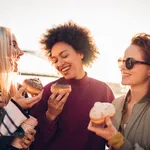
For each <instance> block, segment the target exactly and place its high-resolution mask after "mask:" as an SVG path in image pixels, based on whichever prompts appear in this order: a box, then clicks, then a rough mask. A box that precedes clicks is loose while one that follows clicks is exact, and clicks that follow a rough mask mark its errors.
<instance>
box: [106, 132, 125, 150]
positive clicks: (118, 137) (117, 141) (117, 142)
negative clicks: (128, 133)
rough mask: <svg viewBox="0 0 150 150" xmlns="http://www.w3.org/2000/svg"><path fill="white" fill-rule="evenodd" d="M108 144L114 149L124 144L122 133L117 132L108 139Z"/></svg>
mask: <svg viewBox="0 0 150 150" xmlns="http://www.w3.org/2000/svg"><path fill="white" fill-rule="evenodd" d="M108 144H109V145H111V146H112V147H114V148H116V149H118V148H120V147H121V146H122V145H123V144H124V137H123V135H122V134H121V133H120V132H117V133H116V134H115V135H113V136H111V137H110V138H109V139H108Z"/></svg>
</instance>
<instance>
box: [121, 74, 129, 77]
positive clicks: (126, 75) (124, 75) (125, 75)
mask: <svg viewBox="0 0 150 150" xmlns="http://www.w3.org/2000/svg"><path fill="white" fill-rule="evenodd" d="M122 76H123V77H129V76H130V75H128V74H122Z"/></svg>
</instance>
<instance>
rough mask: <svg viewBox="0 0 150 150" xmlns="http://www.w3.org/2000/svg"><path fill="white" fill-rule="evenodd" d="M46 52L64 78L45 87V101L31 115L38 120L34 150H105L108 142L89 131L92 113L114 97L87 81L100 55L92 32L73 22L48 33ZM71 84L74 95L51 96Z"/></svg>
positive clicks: (104, 86) (99, 83)
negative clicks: (54, 89) (53, 87)
mask: <svg viewBox="0 0 150 150" xmlns="http://www.w3.org/2000/svg"><path fill="white" fill-rule="evenodd" d="M41 44H42V45H43V47H44V48H43V50H44V51H45V52H46V53H47V57H48V58H49V59H50V61H51V62H52V63H53V64H54V66H55V68H56V69H57V70H58V72H59V73H60V74H61V75H62V78H59V79H58V80H56V81H54V82H51V83H49V84H47V85H46V86H45V87H44V93H43V98H42V100H41V102H40V103H38V104H37V105H36V106H34V107H33V109H32V111H31V114H32V115H33V116H34V117H36V118H37V119H38V122H39V124H38V126H37V134H36V137H35V142H34V143H33V147H32V148H31V149H32V150H41V149H42V150H61V149H65V150H104V149H105V140H104V139H102V138H100V137H98V136H96V135H95V134H93V133H91V132H89V131H88V130H87V125H88V122H89V111H90V109H91V107H93V105H94V103H95V102H96V101H100V102H112V100H113V99H114V95H113V93H112V91H111V89H110V88H109V87H108V85H107V84H105V83H104V82H102V81H98V80H96V79H93V78H90V77H88V75H87V73H86V72H85V70H84V66H89V65H91V64H92V63H93V61H94V60H95V59H96V56H97V54H98V53H99V52H98V50H97V48H96V46H95V43H94V41H93V38H92V37H91V35H90V31H89V30H88V29H86V28H85V27H81V26H79V25H77V24H75V23H73V22H68V23H65V24H63V25H58V26H55V27H53V28H51V29H48V30H47V32H46V33H45V34H44V35H43V38H42V39H41ZM58 82H59V83H63V84H70V85H71V87H72V91H71V93H70V94H69V93H65V92H61V93H57V92H54V93H52V92H51V91H50V88H51V85H52V84H54V83H58Z"/></svg>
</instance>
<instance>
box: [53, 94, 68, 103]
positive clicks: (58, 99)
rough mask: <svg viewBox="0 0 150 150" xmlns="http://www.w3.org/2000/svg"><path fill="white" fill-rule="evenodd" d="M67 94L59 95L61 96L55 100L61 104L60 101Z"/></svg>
mask: <svg viewBox="0 0 150 150" xmlns="http://www.w3.org/2000/svg"><path fill="white" fill-rule="evenodd" d="M65 94H66V93H64V92H61V93H59V95H58V96H57V97H56V99H55V100H56V101H57V102H59V101H60V100H61V99H62V98H63V97H64V96H65Z"/></svg>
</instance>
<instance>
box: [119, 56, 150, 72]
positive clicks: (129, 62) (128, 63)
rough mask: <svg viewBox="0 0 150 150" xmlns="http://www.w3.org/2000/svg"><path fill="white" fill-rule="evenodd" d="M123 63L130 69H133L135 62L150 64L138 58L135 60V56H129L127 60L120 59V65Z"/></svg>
mask: <svg viewBox="0 0 150 150" xmlns="http://www.w3.org/2000/svg"><path fill="white" fill-rule="evenodd" d="M122 63H125V66H126V68H127V69H128V70H131V69H132V68H133V67H134V65H135V64H144V65H148V66H150V64H149V63H147V62H145V61H138V60H135V59H134V58H130V57H129V58H127V59H126V60H125V59H118V64H119V67H120V66H121V64H122Z"/></svg>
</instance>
